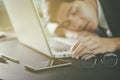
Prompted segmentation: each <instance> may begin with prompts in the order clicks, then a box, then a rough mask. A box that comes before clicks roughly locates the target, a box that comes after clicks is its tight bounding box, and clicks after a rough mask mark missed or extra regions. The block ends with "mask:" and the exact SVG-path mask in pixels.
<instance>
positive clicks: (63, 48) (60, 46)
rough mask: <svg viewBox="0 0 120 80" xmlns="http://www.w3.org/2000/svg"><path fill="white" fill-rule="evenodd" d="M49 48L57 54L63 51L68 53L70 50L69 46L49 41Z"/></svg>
mask: <svg viewBox="0 0 120 80" xmlns="http://www.w3.org/2000/svg"><path fill="white" fill-rule="evenodd" d="M50 46H51V48H52V49H53V50H55V51H57V52H64V51H69V50H70V47H71V46H70V45H68V44H65V43H62V42H59V41H56V40H51V41H50Z"/></svg>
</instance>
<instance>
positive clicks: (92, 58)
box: [80, 53, 118, 68]
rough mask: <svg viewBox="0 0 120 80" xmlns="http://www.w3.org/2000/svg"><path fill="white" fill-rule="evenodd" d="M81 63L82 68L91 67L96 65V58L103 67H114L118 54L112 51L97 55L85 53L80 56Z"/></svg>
mask: <svg viewBox="0 0 120 80" xmlns="http://www.w3.org/2000/svg"><path fill="white" fill-rule="evenodd" d="M80 60H81V63H82V65H83V67H84V68H93V67H95V66H96V64H97V62H98V60H100V62H101V64H102V65H103V66H104V67H114V66H116V65H117V62H118V56H117V55H116V54H114V53H106V54H104V55H102V56H101V57H99V59H98V57H97V56H96V55H94V54H92V53H86V54H84V55H83V56H82V57H81V59H80Z"/></svg>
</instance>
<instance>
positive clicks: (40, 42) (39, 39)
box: [3, 0, 71, 69]
mask: <svg viewBox="0 0 120 80" xmlns="http://www.w3.org/2000/svg"><path fill="white" fill-rule="evenodd" d="M3 2H4V5H5V7H6V10H7V12H8V15H9V18H10V20H11V23H12V25H13V28H14V30H15V32H16V35H17V37H18V40H19V41H20V42H21V43H23V44H25V45H27V46H29V47H31V48H33V49H35V50H37V51H39V52H40V53H42V54H45V55H47V56H49V57H50V58H65V57H70V56H71V53H70V52H69V51H66V50H63V51H62V50H61V51H56V50H54V49H53V48H52V47H51V46H50V44H49V43H50V42H48V40H49V41H52V39H50V38H48V36H47V35H46V33H45V30H44V28H43V25H42V23H41V18H40V16H39V13H38V11H37V9H36V7H35V5H34V2H33V0H4V1H3ZM52 42H53V41H52ZM64 64H67V65H70V64H71V62H66V63H64ZM59 65H60V64H59ZM61 65H63V63H62V62H61ZM47 68H48V67H47ZM41 69H43V68H41Z"/></svg>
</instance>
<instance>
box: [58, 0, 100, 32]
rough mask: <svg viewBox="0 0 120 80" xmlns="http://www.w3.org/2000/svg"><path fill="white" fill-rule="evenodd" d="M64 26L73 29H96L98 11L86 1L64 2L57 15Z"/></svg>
mask: <svg viewBox="0 0 120 80" xmlns="http://www.w3.org/2000/svg"><path fill="white" fill-rule="evenodd" d="M56 19H57V22H58V23H59V24H60V25H62V27H64V28H67V29H69V30H73V31H77V32H79V31H83V30H87V31H95V30H96V28H97V25H98V16H97V11H96V10H95V8H94V7H93V6H91V5H90V4H89V3H86V2H84V1H74V2H71V3H67V2H64V3H62V4H61V6H60V8H59V10H58V14H57V16H56Z"/></svg>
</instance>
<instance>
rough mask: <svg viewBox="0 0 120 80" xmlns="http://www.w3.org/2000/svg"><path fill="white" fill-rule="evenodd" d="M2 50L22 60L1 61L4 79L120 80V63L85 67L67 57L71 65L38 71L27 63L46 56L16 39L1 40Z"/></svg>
mask: <svg viewBox="0 0 120 80" xmlns="http://www.w3.org/2000/svg"><path fill="white" fill-rule="evenodd" d="M0 52H1V53H5V54H6V55H9V56H11V57H14V58H16V59H19V60H20V64H16V63H13V62H11V61H8V64H4V63H0V78H1V79H4V80H120V76H119V75H120V64H119V65H118V66H116V67H115V68H112V69H108V68H100V67H98V68H93V69H84V68H83V67H82V65H81V64H80V61H79V60H75V59H67V60H69V61H71V62H72V63H73V64H72V65H71V66H67V67H60V68H54V69H48V70H43V71H39V72H36V73H34V72H30V71H27V70H25V68H24V65H25V64H32V63H36V62H37V63H38V62H39V60H41V58H43V59H46V58H45V57H44V56H43V55H42V54H40V53H39V52H37V51H34V50H32V49H31V48H29V47H27V46H25V45H23V44H21V43H19V41H17V40H15V39H13V40H8V41H2V42H0ZM41 56H43V57H41Z"/></svg>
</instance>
